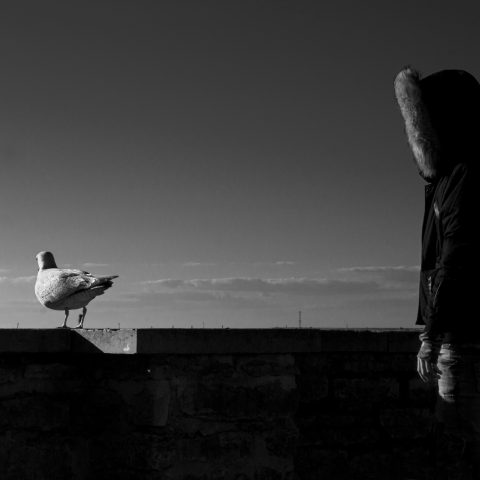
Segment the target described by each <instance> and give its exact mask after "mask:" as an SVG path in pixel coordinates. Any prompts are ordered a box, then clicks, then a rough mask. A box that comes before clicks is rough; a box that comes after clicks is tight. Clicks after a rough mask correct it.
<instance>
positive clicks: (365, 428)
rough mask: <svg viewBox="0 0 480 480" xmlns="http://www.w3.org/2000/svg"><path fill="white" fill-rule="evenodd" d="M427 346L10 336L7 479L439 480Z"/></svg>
mask: <svg viewBox="0 0 480 480" xmlns="http://www.w3.org/2000/svg"><path fill="white" fill-rule="evenodd" d="M417 336H418V332H417V331H416V330H376V331H375V330H317V329H273V330H267V329H265V330H263V329H262V330H260V329H259V330H234V329H232V330H229V329H223V330H222V329H220V330H207V329H201V330H194V329H186V330H181V329H165V330H152V329H146V330H140V329H139V330H83V331H74V330H62V329H55V330H0V427H1V429H0V472H1V474H0V478H2V479H5V480H7V479H8V480H9V479H12V480H13V479H15V480H18V479H45V480H47V479H48V480H56V479H62V480H64V479H78V480H80V479H82V480H84V479H166V480H277V479H278V480H293V479H297V478H298V479H305V480H310V479H312V480H313V479H315V480H317V479H334V480H337V479H344V478H345V479H346V478H348V479H363V478H365V479H369V478H371V479H376V478H378V479H380V478H382V479H383V478H389V479H413V478H415V479H424V478H428V476H429V475H430V474H431V471H430V468H429V465H430V464H429V462H426V461H425V458H426V455H430V456H431V454H432V452H431V451H430V449H429V445H430V444H431V442H430V440H429V435H430V431H431V424H432V411H433V405H434V399H435V394H434V391H433V389H432V388H431V387H430V386H428V385H427V386H426V385H424V384H423V383H422V382H420V380H418V379H417V376H416V372H415V366H416V362H415V354H416V350H417V348H418V339H417Z"/></svg>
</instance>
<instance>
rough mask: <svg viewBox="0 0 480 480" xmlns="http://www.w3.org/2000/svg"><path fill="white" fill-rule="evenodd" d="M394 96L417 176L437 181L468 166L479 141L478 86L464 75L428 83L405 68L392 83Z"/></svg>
mask: <svg viewBox="0 0 480 480" xmlns="http://www.w3.org/2000/svg"><path fill="white" fill-rule="evenodd" d="M395 95H396V97H397V101H398V105H399V106H400V111H401V113H402V116H403V118H404V120H405V130H406V134H407V138H408V143H409V144H410V147H411V149H412V152H413V156H414V158H415V162H416V164H417V167H418V170H419V173H420V175H421V176H422V177H423V178H424V179H425V180H427V181H430V182H431V181H435V180H436V179H438V178H439V177H440V176H442V175H444V174H445V173H447V172H448V171H449V170H450V169H451V168H453V166H454V165H456V164H457V163H459V162H468V161H470V160H471V159H472V157H473V156H474V155H473V154H474V150H475V149H476V148H478V147H476V144H477V143H478V141H477V137H478V136H480V85H479V83H478V82H477V80H476V79H475V78H474V77H473V76H472V75H470V74H469V73H468V72H465V71H463V70H442V71H440V72H437V73H434V74H432V75H429V76H427V77H424V78H421V76H420V74H419V73H418V72H417V71H416V70H414V69H412V68H410V67H407V68H405V69H403V70H402V71H401V72H400V73H399V74H398V75H397V77H396V78H395Z"/></svg>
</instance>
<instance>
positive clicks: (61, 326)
mask: <svg viewBox="0 0 480 480" xmlns="http://www.w3.org/2000/svg"><path fill="white" fill-rule="evenodd" d="M57 328H70V327H69V326H67V325H60V326H59V327H57Z"/></svg>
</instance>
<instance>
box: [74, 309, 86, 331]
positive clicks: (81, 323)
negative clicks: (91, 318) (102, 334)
mask: <svg viewBox="0 0 480 480" xmlns="http://www.w3.org/2000/svg"><path fill="white" fill-rule="evenodd" d="M86 314H87V308H86V307H83V309H82V313H81V314H80V315H79V316H78V325H77V326H76V327H75V328H83V322H84V320H85V315H86Z"/></svg>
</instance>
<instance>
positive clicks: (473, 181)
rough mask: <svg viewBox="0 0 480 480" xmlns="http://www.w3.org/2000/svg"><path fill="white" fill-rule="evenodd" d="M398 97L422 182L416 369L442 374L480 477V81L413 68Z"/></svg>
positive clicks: (449, 426)
mask: <svg viewBox="0 0 480 480" xmlns="http://www.w3.org/2000/svg"><path fill="white" fill-rule="evenodd" d="M395 94H396V97H397V101H398V104H399V106H400V111H401V113H402V116H403V118H404V121H405V130H406V135H407V139H408V142H409V144H410V147H411V150H412V152H413V156H414V160H415V163H416V165H417V168H418V171H419V173H420V176H421V177H422V178H423V179H424V180H425V181H426V185H425V212H424V218H423V226H422V251H421V265H420V291H419V306H418V317H417V321H416V323H417V325H424V329H423V331H422V333H421V335H420V340H421V346H420V349H419V352H418V356H417V370H418V373H419V375H420V377H421V378H422V380H423V381H435V380H436V379H438V389H439V401H438V405H437V415H438V419H439V421H440V422H439V423H440V424H442V425H443V426H444V428H445V432H446V433H447V434H451V435H455V434H456V435H457V436H459V437H460V438H461V440H462V444H463V446H464V449H463V457H464V459H466V460H465V461H467V462H468V463H470V465H471V467H472V471H473V478H475V479H480V316H479V305H480V291H479V289H478V286H477V282H476V280H477V278H478V276H479V273H480V269H479V264H480V225H479V224H480V208H479V207H480V177H479V168H480V158H479V156H480V85H479V83H478V82H477V80H476V79H475V78H474V77H473V76H472V75H471V74H469V73H468V72H465V71H463V70H442V71H439V72H436V73H433V74H431V75H429V76H426V77H423V78H422V77H421V75H420V74H419V73H418V72H417V71H415V70H413V69H412V68H410V67H407V68H405V69H403V70H402V71H400V73H399V74H398V75H397V77H396V79H395ZM448 478H450V477H448Z"/></svg>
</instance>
